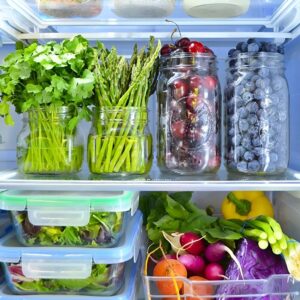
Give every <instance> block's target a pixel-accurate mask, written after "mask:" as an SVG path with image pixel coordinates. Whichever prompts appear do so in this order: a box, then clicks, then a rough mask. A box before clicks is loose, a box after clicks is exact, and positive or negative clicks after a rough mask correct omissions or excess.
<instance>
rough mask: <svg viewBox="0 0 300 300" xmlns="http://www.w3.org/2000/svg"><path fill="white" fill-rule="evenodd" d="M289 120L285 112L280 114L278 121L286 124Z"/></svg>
mask: <svg viewBox="0 0 300 300" xmlns="http://www.w3.org/2000/svg"><path fill="white" fill-rule="evenodd" d="M286 119H287V113H286V112H285V111H279V112H278V120H279V121H280V122H284V121H285V120H286Z"/></svg>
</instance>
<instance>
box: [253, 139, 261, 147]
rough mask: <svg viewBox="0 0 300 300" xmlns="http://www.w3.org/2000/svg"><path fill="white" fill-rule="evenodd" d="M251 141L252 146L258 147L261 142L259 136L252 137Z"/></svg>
mask: <svg viewBox="0 0 300 300" xmlns="http://www.w3.org/2000/svg"><path fill="white" fill-rule="evenodd" d="M251 143H252V146H253V147H259V146H261V144H262V143H261V140H260V138H259V137H255V138H253V139H252V142H251Z"/></svg>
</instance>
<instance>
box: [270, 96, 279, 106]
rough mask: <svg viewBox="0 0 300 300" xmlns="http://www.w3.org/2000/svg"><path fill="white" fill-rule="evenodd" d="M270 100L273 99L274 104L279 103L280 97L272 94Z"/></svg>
mask: <svg viewBox="0 0 300 300" xmlns="http://www.w3.org/2000/svg"><path fill="white" fill-rule="evenodd" d="M270 100H271V102H272V104H273V105H277V104H278V103H279V97H278V95H276V94H272V95H271V96H270Z"/></svg>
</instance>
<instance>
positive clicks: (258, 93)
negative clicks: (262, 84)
mask: <svg viewBox="0 0 300 300" xmlns="http://www.w3.org/2000/svg"><path fill="white" fill-rule="evenodd" d="M265 96H266V95H265V92H264V91H263V90H262V89H256V90H255V92H254V98H255V99H257V100H262V99H264V98H265Z"/></svg>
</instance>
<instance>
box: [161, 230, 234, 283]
mask: <svg viewBox="0 0 300 300" xmlns="http://www.w3.org/2000/svg"><path fill="white" fill-rule="evenodd" d="M164 237H165V238H166V239H167V241H168V242H169V243H170V244H171V246H172V249H173V251H174V252H175V253H176V259H177V260H178V261H180V262H181V263H182V264H183V265H184V266H185V267H186V269H187V271H188V274H189V276H202V277H204V278H206V279H207V280H222V279H224V274H225V271H224V268H223V264H224V258H225V256H226V253H229V255H230V256H231V257H232V255H233V253H232V251H231V250H230V249H229V248H228V247H226V246H225V245H224V244H222V243H221V242H217V243H214V244H209V245H207V243H206V242H205V240H204V239H203V238H201V237H200V236H198V235H197V234H195V233H193V232H186V233H183V234H173V235H167V234H165V233H164ZM232 258H233V259H234V257H232Z"/></svg>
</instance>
